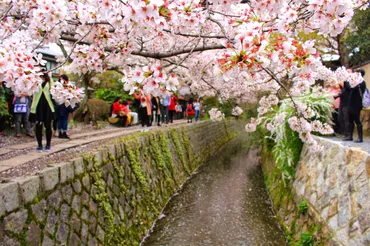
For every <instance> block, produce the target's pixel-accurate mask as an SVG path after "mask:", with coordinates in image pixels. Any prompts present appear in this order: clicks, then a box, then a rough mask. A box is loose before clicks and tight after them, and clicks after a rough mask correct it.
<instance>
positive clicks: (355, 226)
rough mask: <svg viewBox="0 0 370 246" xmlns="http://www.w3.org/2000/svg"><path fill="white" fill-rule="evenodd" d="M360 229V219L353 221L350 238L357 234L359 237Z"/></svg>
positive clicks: (350, 225) (350, 226)
mask: <svg viewBox="0 0 370 246" xmlns="http://www.w3.org/2000/svg"><path fill="white" fill-rule="evenodd" d="M359 231H360V223H359V222H358V220H353V221H351V223H350V224H349V237H350V238H353V237H356V236H357V237H358V236H359V235H360V234H359Z"/></svg>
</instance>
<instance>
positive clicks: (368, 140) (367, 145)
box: [323, 136, 370, 153]
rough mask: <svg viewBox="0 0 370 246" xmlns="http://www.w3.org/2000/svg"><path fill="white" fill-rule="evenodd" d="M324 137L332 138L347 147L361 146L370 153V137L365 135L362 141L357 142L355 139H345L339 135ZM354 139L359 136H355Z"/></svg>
mask: <svg viewBox="0 0 370 246" xmlns="http://www.w3.org/2000/svg"><path fill="white" fill-rule="evenodd" d="M323 138H325V139H330V140H332V141H335V142H337V143H340V144H341V145H343V146H346V147H354V148H361V149H363V150H364V151H366V152H368V153H370V137H365V138H364V141H363V142H362V143H355V142H353V141H343V138H338V137H323ZM354 139H357V136H355V137H354Z"/></svg>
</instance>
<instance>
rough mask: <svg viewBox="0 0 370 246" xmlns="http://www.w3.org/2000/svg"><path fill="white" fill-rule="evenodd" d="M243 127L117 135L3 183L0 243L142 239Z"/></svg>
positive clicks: (214, 125)
mask: <svg viewBox="0 0 370 246" xmlns="http://www.w3.org/2000/svg"><path fill="white" fill-rule="evenodd" d="M241 129H242V124H241V122H240V121H222V122H202V123H197V124H192V125H187V126H185V127H178V128H173V129H172V128H171V129H170V128H168V129H166V130H159V131H153V132H147V133H140V134H136V135H131V136H127V137H124V138H121V139H116V140H115V141H114V142H113V143H112V144H109V145H107V146H102V148H101V149H99V150H96V151H94V152H90V153H85V154H84V155H83V156H81V157H80V158H76V159H74V160H72V161H71V162H69V163H62V164H55V165H50V166H49V167H48V168H46V169H44V170H43V171H41V172H40V173H38V174H37V175H35V176H32V177H24V178H19V179H17V180H14V181H12V182H9V183H2V184H0V239H1V243H0V244H1V245H2V246H6V245H139V243H140V241H141V239H142V238H143V236H144V235H145V234H146V232H147V230H148V229H149V228H150V227H151V225H152V223H153V221H154V220H155V219H156V218H157V217H158V216H159V214H160V211H161V209H162V207H163V206H164V205H165V204H166V202H167V201H168V199H169V198H170V197H171V196H172V195H173V194H174V192H175V191H176V189H177V188H178V187H179V186H180V185H181V184H182V183H183V182H184V181H185V179H186V178H187V177H188V176H189V175H190V174H191V173H192V172H193V171H194V169H195V168H197V167H198V166H199V165H200V164H201V163H203V162H204V160H205V159H206V158H207V157H209V156H210V155H211V154H213V153H215V151H217V150H218V149H219V148H220V147H221V146H222V145H223V144H225V143H226V142H227V141H228V140H229V139H231V138H232V137H233V136H235V135H236V134H237V132H238V131H240V130H241Z"/></svg>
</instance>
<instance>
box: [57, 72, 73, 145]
mask: <svg viewBox="0 0 370 246" xmlns="http://www.w3.org/2000/svg"><path fill="white" fill-rule="evenodd" d="M59 82H60V83H62V84H63V85H64V86H68V84H69V79H68V76H67V75H65V74H62V75H61V76H60V77H59ZM54 105H55V104H54ZM77 108H78V105H76V106H75V107H74V108H72V107H71V106H68V107H67V106H66V105H65V104H64V103H63V104H61V105H58V106H56V107H55V115H56V117H55V119H56V122H57V129H58V132H59V134H58V138H64V139H70V137H69V136H68V135H67V130H68V117H69V114H70V113H73V112H74V111H75V110H76V109H77Z"/></svg>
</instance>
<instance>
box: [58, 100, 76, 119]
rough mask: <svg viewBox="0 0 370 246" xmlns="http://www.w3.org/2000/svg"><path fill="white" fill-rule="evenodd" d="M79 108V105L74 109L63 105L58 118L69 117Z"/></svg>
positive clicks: (59, 107) (59, 109)
mask: <svg viewBox="0 0 370 246" xmlns="http://www.w3.org/2000/svg"><path fill="white" fill-rule="evenodd" d="M78 107H79V105H78V104H76V106H75V107H74V108H72V107H71V106H68V107H66V105H65V104H64V103H63V104H61V105H59V106H58V110H57V112H58V113H57V114H58V115H57V116H61V117H63V116H68V114H69V113H73V112H74V111H75V110H76V109H77V108H78Z"/></svg>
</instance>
